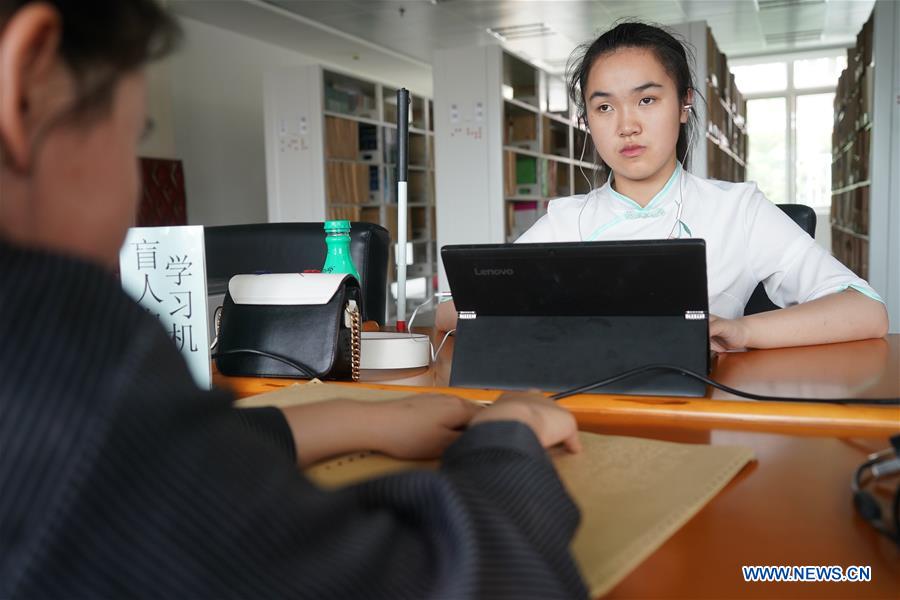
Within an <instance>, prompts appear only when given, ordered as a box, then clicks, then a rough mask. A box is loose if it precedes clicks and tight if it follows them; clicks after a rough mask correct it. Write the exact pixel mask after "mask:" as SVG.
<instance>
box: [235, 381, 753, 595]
mask: <svg viewBox="0 0 900 600" xmlns="http://www.w3.org/2000/svg"><path fill="white" fill-rule="evenodd" d="M409 395H410V394H409V392H405V391H402V390H401V391H386V390H372V389H366V388H360V387H351V386H341V385H333V384H320V383H318V384H317V383H311V384H297V385H294V386H290V387H287V388H283V389H281V390H278V391H276V392H272V393H269V394H264V395H260V396H253V397H251V398H245V399H244V400H241V401H240V402H239V403H238V405H240V406H273V405H274V406H289V405H291V404H306V403H310V402H318V401H322V400H328V399H332V398H351V399H356V400H372V401H378V400H392V399H396V398H403V397H406V396H409ZM581 439H582V442H583V444H584V451H583V452H581V453H580V454H576V455H572V454H568V453H565V452H562V451H554V452H553V457H554V462H555V463H556V466H557V469H558V470H559V474H560V477H561V478H562V480H563V482H565V485H566V487H567V488H568V490H569V492H570V493H571V494H572V496H573V498H574V499H575V502H576V503H577V504H578V506H579V507H580V508H581V513H582V522H581V527H580V528H579V530H578V532H577V534H576V536H575V541H574V543H573V552H574V554H575V558H576V560H577V561H578V564H579V565H580V567H581V572H582V575H583V576H584V577H585V579H586V580H587V582H588V586H589V588H590V590H591V595H592V596H594V597H596V596H599V595H602V594H605V593H606V592H608V591H609V590H610V589H612V588H613V586H615V585H616V584H617V583H618V582H619V581H621V580H622V579H623V578H624V577H625V576H626V575H627V574H628V573H629V572H630V571H631V570H632V569H634V568H635V567H636V566H637V565H639V564H640V563H641V561H643V560H644V559H645V558H647V556H649V555H650V554H651V553H652V552H653V551H654V550H656V549H657V548H659V546H661V545H662V543H663V542H664V541H665V540H666V539H668V538H669V536H671V535H672V534H673V533H675V532H676V531H677V530H678V528H680V527H681V526H682V525H684V523H686V522H687V521H688V519H690V518H691V517H692V516H694V515H695V514H696V513H697V512H698V511H699V510H700V509H701V508H703V506H704V505H705V504H706V503H707V502H709V501H710V499H712V497H713V496H715V495H716V494H717V493H718V492H719V490H721V489H722V488H723V487H724V486H725V484H727V483H728V482H729V481H730V480H731V478H732V477H734V476H735V475H736V474H737V473H738V471H740V470H741V468H742V467H743V466H744V465H745V464H747V463H748V462H749V461H751V460H753V452H752V450H750V449H749V448H744V447H737V446H707V445H697V444H676V443H672V442H661V441H656V440H646V439H642V438H628V437H619V436H608V435H596V434H590V433H582V434H581ZM436 466H437V462H436V461H427V462H426V461H422V462H415V461H400V460H395V459H392V458H388V457H386V456H381V455H376V454H371V453H357V454H354V455H349V456H344V457H341V458H338V459H334V460H331V461H328V462H325V463H321V464H319V465H316V466H314V467H311V468H310V469H308V470H307V474H308V475H309V476H310V477H311V478H312V479H313V480H315V481H317V482H318V483H319V484H320V485H322V486H324V487H337V486H340V485H346V484H348V483H352V482H354V481H360V480H363V479H367V478H370V477H375V476H378V475H382V474H386V473H390V472H393V471H398V470H403V469H410V468H435V467H436Z"/></svg>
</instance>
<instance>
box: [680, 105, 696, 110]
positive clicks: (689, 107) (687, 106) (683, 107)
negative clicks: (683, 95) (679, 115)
mask: <svg viewBox="0 0 900 600" xmlns="http://www.w3.org/2000/svg"><path fill="white" fill-rule="evenodd" d="M693 107H694V105H693V104H685V105H684V106H682V107H681V110H691V109H692V108H693Z"/></svg>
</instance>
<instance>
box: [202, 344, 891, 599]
mask: <svg viewBox="0 0 900 600" xmlns="http://www.w3.org/2000/svg"><path fill="white" fill-rule="evenodd" d="M451 344H452V339H451V340H449V341H448V345H450V348H445V350H444V352H443V353H442V356H441V357H440V359H439V360H438V362H437V364H435V365H434V366H433V367H432V368H430V369H420V370H417V371H410V372H403V373H390V374H386V373H375V372H369V373H364V377H363V380H364V381H363V383H361V384H346V385H367V386H372V387H388V388H393V387H394V386H397V385H401V386H411V387H410V389H411V390H416V391H424V390H434V391H440V392H449V393H455V394H459V395H462V396H464V397H467V398H470V399H483V400H490V399H493V398H495V397H496V396H497V395H498V394H499V392H497V391H491V390H467V389H461V388H451V389H448V388H446V385H447V381H448V377H449V370H450V354H451V352H452V345H451ZM713 377H714V378H716V379H718V380H719V381H721V382H722V383H725V384H727V385H730V386H733V387H738V388H743V389H746V390H748V391H755V392H760V393H765V394H772V395H785V396H795V397H799V398H809V397H815V396H849V397H861V396H897V395H898V394H900V336H896V335H895V336H890V338H889V339H887V340H869V341H864V342H853V343H848V344H834V345H830V346H816V347H809V348H796V349H781V350H765V351H753V352H743V353H734V354H728V355H725V356H723V357H721V358H720V359H719V360H718V362H717V364H716V366H715V369H714V371H713ZM214 381H215V382H216V384H217V385H220V386H223V387H231V388H232V389H234V390H235V391H236V392H237V393H238V395H240V396H247V395H252V394H256V393H261V392H266V391H271V390H273V389H277V388H279V387H283V386H285V385H289V384H291V383H294V382H293V381H292V380H283V379H253V378H232V377H223V376H221V375H218V374H217V375H216V376H215V377H214ZM562 403H563V404H564V405H565V406H567V407H569V408H570V409H571V410H572V411H573V412H574V413H575V415H576V417H577V418H578V422H579V427H580V428H581V429H583V430H586V431H593V432H597V433H608V434H615V435H633V436H640V437H647V438H654V439H662V440H670V441H676V442H682V443H699V444H741V445H746V446H750V447H752V448H753V449H754V451H755V453H756V457H757V462H754V463H752V464H750V465H748V466H747V467H746V468H745V469H744V470H743V471H742V472H741V473H740V474H739V475H738V476H737V477H736V478H735V479H734V480H733V481H731V482H730V483H729V484H728V485H727V486H726V487H725V489H724V490H723V491H722V492H721V493H720V494H719V495H718V496H717V497H716V498H715V499H713V501H712V502H710V503H709V504H708V505H707V506H706V507H704V508H703V510H701V511H700V512H699V513H698V514H697V515H696V516H695V517H694V518H693V519H691V520H690V521H689V522H688V523H687V524H686V525H685V526H684V527H682V528H681V529H680V530H679V531H678V532H677V533H676V534H675V535H674V536H672V537H671V538H670V539H669V540H667V541H666V543H665V544H663V546H661V547H660V548H659V549H658V550H657V551H656V552H654V553H653V554H652V555H651V556H650V557H649V558H648V559H647V560H646V561H644V562H643V563H642V564H641V565H640V566H639V567H638V568H637V569H636V570H635V571H633V572H632V573H631V574H629V576H628V577H626V578H625V579H624V580H623V581H622V582H621V583H620V584H619V585H618V586H617V587H616V588H614V589H613V590H612V591H611V592H610V593H609V595H608V597H609V598H634V597H644V598H739V597H767V598H772V597H777V598H812V597H814V598H851V597H852V598H897V597H900V550H898V548H897V547H896V546H894V545H893V544H891V543H890V542H889V541H887V540H886V539H884V538H883V537H882V536H880V535H879V534H877V533H876V532H875V531H874V530H873V529H872V528H871V527H870V526H869V525H868V524H867V523H865V522H864V521H863V520H862V519H861V518H860V517H859V516H858V515H857V514H856V513H855V511H854V509H853V503H852V497H851V492H850V478H851V476H852V474H853V472H854V469H855V468H856V467H857V466H858V465H859V464H860V463H861V462H863V461H864V460H865V456H866V454H867V453H869V452H871V451H873V450H876V449H880V448H882V447H885V446H887V440H886V438H887V436H888V435H891V434H894V433H897V432H898V431H900V408H898V407H881V408H878V407H867V406H841V405H838V406H833V405H820V404H801V403H763V402H753V401H746V400H735V399H733V398H732V397H730V396H728V395H727V394H721V393H718V392H716V393H714V394H712V395H711V396H710V397H707V398H701V399H684V398H661V397H659V398H657V397H653V398H649V397H635V396H632V397H628V396H604V395H583V396H576V397H572V398H568V399H566V400H564V401H562ZM786 434H787V435H786ZM798 434H802V435H798ZM836 438H857V439H836ZM897 479H898V478H895V480H894V481H892V482H887V483H885V484H881V485H880V486H877V487H875V488H874V490H875V491H876V492H879V497H881V498H884V497H886V496H887V494H889V493H892V492H893V489H895V487H896V485H897ZM743 565H759V566H766V565H785V566H806V565H823V566H826V565H827V566H831V565H838V566H841V567H843V568H846V567H848V566H870V567H871V568H872V581H871V582H868V583H746V582H744V580H743V576H742V573H741V566H743Z"/></svg>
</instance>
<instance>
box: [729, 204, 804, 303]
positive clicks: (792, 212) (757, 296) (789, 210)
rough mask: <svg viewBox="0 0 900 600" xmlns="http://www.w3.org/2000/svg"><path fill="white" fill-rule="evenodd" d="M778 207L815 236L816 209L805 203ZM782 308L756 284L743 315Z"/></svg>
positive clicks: (761, 285)
mask: <svg viewBox="0 0 900 600" xmlns="http://www.w3.org/2000/svg"><path fill="white" fill-rule="evenodd" d="M777 206H778V208H780V209H781V210H783V211H784V212H785V214H787V216H789V217H790V218H791V219H793V220H794V222H795V223H796V224H797V225H799V226H800V227H801V228H803V230H804V231H805V232H806V233H808V234H809V236H810V237H811V238H815V237H816V211H814V210H813V209H812V208H810V207H809V206H806V205H805V204H779V205H777ZM778 308H782V307H780V306H778V305H777V304H775V303H774V302H772V301H771V300H770V299H769V296H768V295H767V294H766V289H765V287H763V284H761V283H760V284H759V285H757V286H756V289H755V290H753V295H752V296H750V300H749V301H748V302H747V306H745V307H744V315H745V316H746V315H755V314H756V313H761V312H767V311H770V310H775V309H778Z"/></svg>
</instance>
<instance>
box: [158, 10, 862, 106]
mask: <svg viewBox="0 0 900 600" xmlns="http://www.w3.org/2000/svg"><path fill="white" fill-rule="evenodd" d="M169 4H170V6H172V7H173V9H174V10H175V12H177V13H180V14H182V15H184V16H188V17H191V18H195V19H199V20H202V21H205V22H208V23H211V24H213V25H218V26H221V27H225V28H228V29H232V30H235V31H239V32H241V33H246V34H248V35H251V36H253V37H257V38H259V39H263V40H265V41H269V42H271V43H275V44H278V45H283V46H286V47H289V48H293V49H295V50H297V51H300V52H303V53H305V54H309V55H311V56H315V57H319V58H320V59H321V60H323V61H325V62H332V63H335V62H336V63H339V64H340V63H342V62H345V61H342V60H341V58H342V57H343V55H346V57H344V58H348V59H349V60H351V61H355V62H354V63H353V64H355V65H356V66H358V67H359V69H354V70H360V71H366V70H370V69H372V70H374V71H381V72H383V69H381V68H375V66H374V65H373V64H366V63H367V61H369V62H372V61H375V62H379V66H381V67H385V68H387V69H388V70H390V69H391V68H393V69H395V70H396V72H403V79H404V81H405V82H406V85H407V86H408V87H411V88H416V87H418V88H420V91H425V89H424V88H423V87H422V85H426V86H427V87H428V88H430V81H429V82H428V83H427V84H425V80H426V79H430V68H429V65H430V64H431V62H432V56H433V53H434V51H435V50H436V49H440V48H450V47H456V46H462V45H472V44H483V43H491V42H496V39H495V38H494V37H493V36H492V35H490V34H489V33H488V32H487V30H488V28H492V29H502V28H512V29H508V30H507V31H513V32H516V31H522V30H523V29H522V27H523V26H531V29H543V30H544V33H543V34H541V35H535V36H528V37H515V36H509V39H506V40H505V41H503V44H504V45H505V46H506V47H508V48H509V49H511V50H513V51H515V52H517V53H519V54H521V55H523V56H525V57H526V58H529V59H531V60H532V61H534V62H536V63H538V64H541V65H543V66H544V67H546V68H548V69H550V70H553V71H562V70H563V69H564V67H565V63H566V60H567V58H568V57H569V55H570V53H571V52H572V50H573V49H574V48H575V47H576V46H577V45H578V44H579V43H582V42H584V41H587V40H591V39H593V38H594V37H596V35H597V34H598V33H599V32H601V31H603V30H605V29H607V28H609V27H610V26H611V25H612V24H613V23H614V22H615V21H616V20H617V19H622V18H628V17H634V18H638V19H641V20H645V21H649V22H656V23H661V24H674V23H681V22H685V21H697V20H705V21H707V22H708V23H709V26H710V27H711V28H712V31H713V35H714V37H715V38H716V41H717V43H718V45H719V47H720V49H721V50H722V51H723V52H725V54H727V55H728V56H729V57H739V56H747V55H753V54H772V53H783V52H790V51H798V50H812V49H817V48H823V47H835V46H850V45H852V44H853V43H854V42H855V38H856V34H857V33H858V32H859V30H860V28H861V27H862V25H863V23H864V22H865V21H866V19H867V18H868V17H869V14H870V13H871V10H872V6H873V5H874V0H631V1H618V2H615V1H609V0H594V1H590V0H169ZM516 28H519V29H516ZM547 30H549V32H547ZM326 38H327V39H326ZM376 54H377V55H378V56H376ZM329 58H330V59H331V60H329ZM335 59H336V60H335ZM382 63H384V64H382ZM391 63H396V64H391ZM419 79H422V85H418V84H417V83H415V82H417V81H418V80H419ZM411 82H412V83H411Z"/></svg>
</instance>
